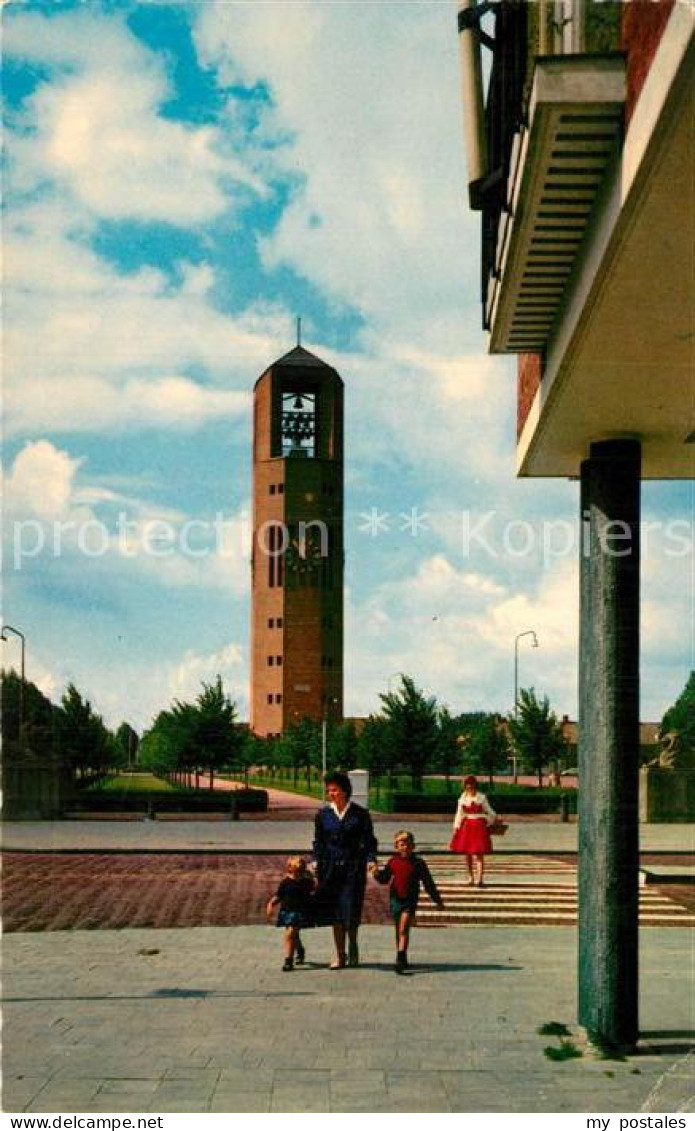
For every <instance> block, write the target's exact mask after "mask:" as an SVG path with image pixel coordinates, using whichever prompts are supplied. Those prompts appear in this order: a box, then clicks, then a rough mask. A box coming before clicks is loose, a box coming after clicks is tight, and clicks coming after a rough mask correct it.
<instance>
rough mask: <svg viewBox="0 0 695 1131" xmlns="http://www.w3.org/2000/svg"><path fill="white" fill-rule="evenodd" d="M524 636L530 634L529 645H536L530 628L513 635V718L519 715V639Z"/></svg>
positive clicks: (534, 636)
mask: <svg viewBox="0 0 695 1131" xmlns="http://www.w3.org/2000/svg"><path fill="white" fill-rule="evenodd" d="M524 636H532V637H533V640H532V641H531V647H532V648H537V647H538V637H537V636H536V634H535V632H534V631H533V629H532V628H529V629H527V630H526V632H520V633H519V634H518V635H517V636H515V637H514V718H515V719H516V718H518V717H519V641H520V640H523V638H524Z"/></svg>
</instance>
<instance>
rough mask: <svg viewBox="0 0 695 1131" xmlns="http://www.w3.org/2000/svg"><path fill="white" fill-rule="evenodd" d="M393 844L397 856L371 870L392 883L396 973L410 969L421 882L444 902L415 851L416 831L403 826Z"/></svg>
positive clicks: (382, 881) (439, 904)
mask: <svg viewBox="0 0 695 1131" xmlns="http://www.w3.org/2000/svg"><path fill="white" fill-rule="evenodd" d="M393 846H394V848H395V849H396V854H395V856H392V857H391V859H390V860H389V861H388V863H387V864H385V865H384V867H383V868H379V867H378V866H377V865H376V864H373V865H372V867H371V868H370V871H371V873H372V875H373V876H374V879H375V880H376V881H377V882H378V883H380V884H389V885H390V889H391V890H390V898H389V902H390V904H391V914H392V915H393V921H394V925H395V927H396V946H397V953H396V965H395V971H396V973H397V974H405V972H406V971H407V969H408V942H409V940H410V928H411V927H412V925H413V920H414V918H415V912H416V911H417V903H418V899H419V896H420V885H421V884H422V886H423V887H424V889H425V891H426V892H427V894H428V895H429V897H430V899H431V900H432V901H433V902H434V903H436V905H437V907H439V908H442V907H444V903H443V901H442V897H441V895H440V894H439V892H438V891H437V885H436V884H435V882H434V880H433V879H432V876H431V875H430V870H429V868H428V867H427V865H426V864H425V861H424V860H423V859H422V857H421V856H416V855H415V838H414V836H413V834H412V833H409V832H407V831H406V830H405V829H402V830H401V831H400V832H398V833H396V835H395V837H394V838H393Z"/></svg>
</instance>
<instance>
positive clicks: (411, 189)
mask: <svg viewBox="0 0 695 1131" xmlns="http://www.w3.org/2000/svg"><path fill="white" fill-rule="evenodd" d="M273 16H275V17H276V18H275V19H273ZM452 26H453V25H452V24H451V19H450V12H449V10H448V8H447V7H446V5H431V4H430V5H407V6H406V9H403V11H396V9H395V8H394V7H393V5H388V4H371V5H368V4H363V5H361V6H360V8H359V17H358V18H356V17H355V11H354V9H353V6H352V5H350V4H332V5H325V6H321V7H319V6H318V5H315V4H311V3H293V4H291V5H288V4H264V5H239V4H233V5H228V4H223V3H219V2H214V3H208V4H205V5H201V6H200V8H199V10H198V21H197V28H196V39H197V44H198V49H199V53H200V55H201V58H202V59H203V60H204V61H205V62H207V63H209V64H210V65H212V66H215V67H217V68H218V70H219V73H220V75H221V79H222V81H226V82H233V81H239V80H240V79H241V80H242V81H247V82H254V81H258V80H263V81H266V82H267V83H268V84H269V86H270V89H271V92H272V94H273V96H274V99H275V103H276V120H277V122H278V124H279V126H280V127H282V128H284V129H285V130H286V133H287V136H288V137H289V138H290V139H291V140H290V142H289V143H288V145H287V146H286V147H285V149H284V151H283V150H281V151H280V152H279V153H278V155H277V156H278V159H280V160H284V162H285V164H286V166H287V167H288V168H290V169H292V170H293V171H296V170H300V171H301V176H302V178H303V184H302V186H301V187H300V188H299V189H298V190H297V191H296V193H295V195H294V197H293V198H292V200H291V202H290V204H289V206H288V208H287V209H286V210H285V212H284V214H283V217H282V220H281V222H280V224H279V225H278V226H277V228H276V229H275V230H274V231H273V232H272V233H271V234H270V235H269V236H268V237H267V238H266V239H265V241H264V244H263V248H264V254H265V258H266V262H267V263H268V264H278V263H289V264H291V265H293V266H294V267H295V268H297V269H298V270H299V271H300V272H301V273H302V274H304V275H306V276H307V277H308V278H310V279H311V280H312V281H313V282H315V283H316V284H318V285H319V286H320V287H321V288H322V289H327V290H328V291H329V292H330V293H332V294H333V295H335V296H338V297H340V298H341V299H343V300H347V301H348V302H350V303H352V304H354V305H355V306H356V307H357V308H358V309H360V310H362V311H363V312H364V313H365V314H366V315H367V317H368V319H369V321H370V324H372V325H374V326H375V327H376V328H378V330H379V331H383V330H385V329H386V328H389V327H390V328H391V329H393V330H395V331H396V332H398V333H401V334H404V335H405V334H407V333H409V335H410V336H411V337H412V339H413V340H414V341H426V342H427V347H428V348H430V347H432V346H433V344H434V343H437V342H439V343H441V342H446V343H447V344H449V345H451V344H452V343H453V342H458V343H459V347H460V346H461V344H462V338H463V332H462V318H463V316H464V315H463V311H464V306H465V295H466V291H467V289H468V290H470V287H469V286H468V284H470V283H471V282H472V283H473V286H474V287H475V288H476V289H477V266H476V257H477V252H476V250H475V244H476V242H477V236H476V234H475V233H476V229H477V226H478V223H477V220H476V218H474V217H472V216H470V215H469V214H468V213H467V210H466V208H465V203H464V200H463V196H464V191H463V190H464V184H465V179H464V170H463V157H462V144H461V138H460V132H461V123H460V109H459V79H458V56H457V43H456V34H455V28H454V29H453V30H452ZM433 71H436V73H437V82H436V83H433V82H432V74H433ZM452 171H455V172H454V174H453V176H452ZM456 171H457V172H458V177H457V175H456ZM440 174H441V175H440Z"/></svg>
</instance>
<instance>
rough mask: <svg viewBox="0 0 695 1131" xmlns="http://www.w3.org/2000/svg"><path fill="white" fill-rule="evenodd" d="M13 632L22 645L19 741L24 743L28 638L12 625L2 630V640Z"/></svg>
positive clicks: (0, 634) (0, 635)
mask: <svg viewBox="0 0 695 1131" xmlns="http://www.w3.org/2000/svg"><path fill="white" fill-rule="evenodd" d="M8 632H11V633H12V634H13V635H14V636H18V637H19V639H20V641H21V644H22V660H21V665H22V670H21V676H20V683H19V741H20V744H21V742H22V735H23V733H24V671H25V656H26V644H27V641H26V637H25V635H24V633H23V632H20V631H19V629H18V628H13V627H12V625H11V624H4V625H3V626H2V629H1V630H0V640H7V636H6V633H8Z"/></svg>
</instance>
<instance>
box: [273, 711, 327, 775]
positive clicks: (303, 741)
mask: <svg viewBox="0 0 695 1131" xmlns="http://www.w3.org/2000/svg"><path fill="white" fill-rule="evenodd" d="M276 757H277V759H278V762H279V764H280V765H283V766H286V767H287V768H289V769H291V770H292V782H293V784H294V787H295V789H296V788H297V784H298V780H299V774H300V772H302V771H303V772H304V775H305V778H306V781H307V783H308V782H309V779H310V773H311V767H312V766H314V767H316V768H318V767H320V766H321V725H320V723H317V722H316V721H315V720H314V719H310V718H308V717H305V718H303V719H299V721H298V722H296V723H294V724H292V726H289V727H287V729H286V730H285V733H284V734H283V735H282V737H281V738H278V739H277V740H276Z"/></svg>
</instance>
